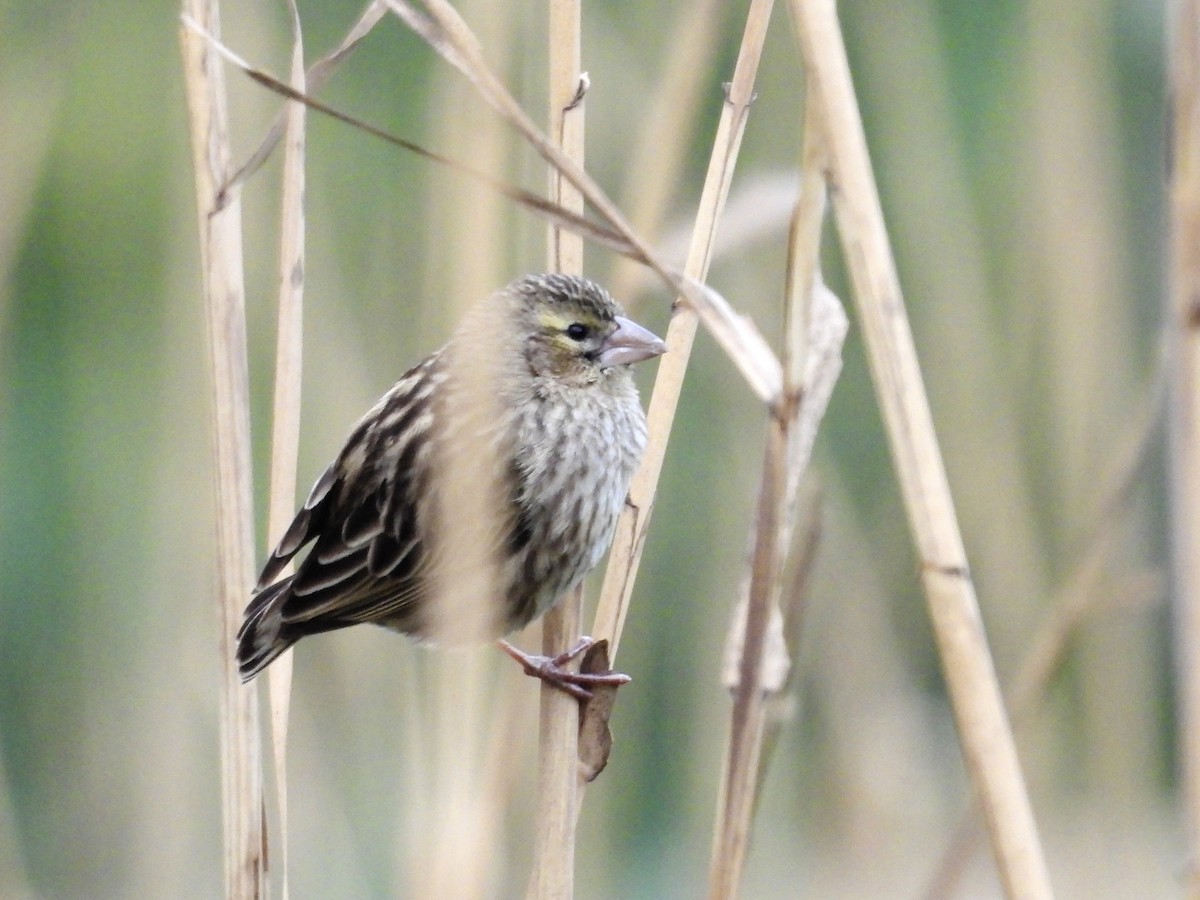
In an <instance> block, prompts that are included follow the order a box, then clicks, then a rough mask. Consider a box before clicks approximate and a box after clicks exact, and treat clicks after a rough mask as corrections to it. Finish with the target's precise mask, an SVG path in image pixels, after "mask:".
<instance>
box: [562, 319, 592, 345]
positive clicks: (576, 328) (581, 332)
mask: <svg viewBox="0 0 1200 900" xmlns="http://www.w3.org/2000/svg"><path fill="white" fill-rule="evenodd" d="M588 333H589V330H588V327H587V326H586V325H584V324H583V323H582V322H572V323H571V324H570V325H568V326H567V337H569V338H570V339H571V340H573V341H582V340H583V339H584V338H586V337H587V336H588Z"/></svg>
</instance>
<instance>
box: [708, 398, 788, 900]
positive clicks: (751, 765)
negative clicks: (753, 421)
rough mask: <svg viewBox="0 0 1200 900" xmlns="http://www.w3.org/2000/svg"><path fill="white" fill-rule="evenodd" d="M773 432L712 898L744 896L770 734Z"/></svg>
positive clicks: (777, 567)
mask: <svg viewBox="0 0 1200 900" xmlns="http://www.w3.org/2000/svg"><path fill="white" fill-rule="evenodd" d="M768 427H769V431H768V433H767V442H766V449H765V451H764V459H763V475H762V485H761V487H760V489H759V497H758V510H757V513H756V517H755V543H754V557H753V561H752V563H751V570H750V594H749V601H748V603H747V612H746V625H745V628H744V634H743V640H742V646H741V658H740V661H739V665H738V681H737V686H736V687H735V688H734V696H733V714H732V720H731V722H730V727H729V731H730V734H729V747H728V750H727V754H726V757H725V769H724V776H723V778H722V783H721V791H720V794H719V796H718V800H717V804H718V811H717V824H716V833H715V834H714V837H713V859H712V867H711V869H710V872H709V885H708V896H709V897H710V898H712V900H723V898H729V897H736V896H737V892H738V883H739V881H740V880H741V873H742V867H743V865H744V863H745V859H746V850H747V849H748V847H749V840H750V822H751V819H752V809H753V804H754V797H755V795H756V793H757V791H756V782H757V775H758V772H759V765H758V762H759V753H760V751H761V749H762V738H763V700H764V694H765V691H766V688H765V687H764V685H763V682H762V672H763V669H764V668H765V666H766V654H767V649H768V642H767V629H768V626H769V624H770V621H771V617H772V613H773V612H775V613H776V614H777V612H778V610H777V609H776V608H775V606H774V603H773V601H774V600H775V596H776V592H777V590H778V587H779V574H780V571H781V570H782V565H781V562H780V555H781V554H780V552H779V551H780V548H779V532H780V526H781V525H782V522H783V516H784V506H785V493H786V487H785V486H786V483H787V471H786V459H787V427H786V423H785V422H784V421H782V420H781V419H780V418H778V417H773V418H772V420H771V422H770V424H769V426H768Z"/></svg>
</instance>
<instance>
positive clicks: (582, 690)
mask: <svg viewBox="0 0 1200 900" xmlns="http://www.w3.org/2000/svg"><path fill="white" fill-rule="evenodd" d="M496 643H497V644H499V645H500V649H501V650H503V651H504V652H505V653H507V654H508V655H509V656H511V657H512V658H513V659H515V660H516V661H517V662H518V663H520V664H521V668H522V669H524V670H525V674H526V675H531V676H533V677H534V678H540V679H541V680H542V681H544V682H546V683H547V684H550V685H553V686H554V687H556V688H558V689H559V690H560V691H562V692H563V693H566V694H570V695H571V696H572V697H574V698H575V699H576V700H585V701H586V700H590V699H591V698H592V692H591V690H590V688H593V687H596V686H597V685H611V686H613V687H620V686H621V685H623V684H629V682H630V681H632V680H633V679H631V678H630V677H629V676H628V675H622V674H621V673H620V672H613V671H608V672H573V671H571V670H570V669H567V668H565V666H566V665H567V664H568V663H569V662H571V661H572V660H573V659H575V658H576V657H578V656H580V655H581V654H583V653H586V652H587V650H588V648H589V647H591V646H592V644H594V643H595V641H593V640H592V639H591V638H590V637H587V636H586V635H585V636H584V637H581V638H580V639H579V640H578V641H576V642H575V644H574V646H572V647H571V648H570V649H569V650H567V651H565V652H563V653H560V654H558V656H539V655H536V654H531V653H526V652H525V651H523V650H519V649H517V648H516V647H514V646H513V645H512V644H510V643H509V642H508V641H503V640H502V641H497V642H496Z"/></svg>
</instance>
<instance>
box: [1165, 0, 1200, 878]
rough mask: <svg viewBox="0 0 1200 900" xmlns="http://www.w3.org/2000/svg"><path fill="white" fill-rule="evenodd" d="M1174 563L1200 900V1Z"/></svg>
mask: <svg viewBox="0 0 1200 900" xmlns="http://www.w3.org/2000/svg"><path fill="white" fill-rule="evenodd" d="M1170 29H1171V35H1170V56H1171V58H1170V79H1171V91H1170V98H1171V114H1172V115H1171V119H1170V121H1171V136H1170V141H1171V153H1170V159H1171V170H1170V171H1169V172H1168V178H1169V191H1170V204H1171V206H1170V214H1171V268H1170V291H1171V312H1170V320H1169V328H1170V338H1171V342H1172V345H1173V346H1172V350H1173V353H1172V361H1173V366H1174V371H1173V373H1172V379H1171V380H1172V394H1173V396H1172V408H1171V415H1170V431H1171V481H1172V486H1171V491H1170V498H1171V503H1172V506H1173V519H1174V521H1173V543H1174V553H1173V559H1172V566H1173V577H1174V582H1175V584H1174V588H1175V603H1176V609H1177V612H1178V622H1179V627H1178V628H1177V629H1176V634H1177V635H1178V638H1177V641H1176V657H1177V667H1178V671H1179V692H1178V697H1179V721H1180V760H1181V769H1182V777H1183V798H1184V801H1183V806H1184V821H1185V825H1186V829H1187V835H1188V878H1187V891H1188V896H1189V897H1192V898H1200V554H1197V552H1196V548H1197V547H1198V546H1200V2H1198V0H1179V2H1178V3H1177V4H1176V5H1175V8H1174V14H1173V16H1172V17H1171V20H1170Z"/></svg>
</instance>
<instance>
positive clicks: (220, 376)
mask: <svg viewBox="0 0 1200 900" xmlns="http://www.w3.org/2000/svg"><path fill="white" fill-rule="evenodd" d="M183 12H184V15H185V16H187V17H189V18H190V19H192V20H194V21H195V22H196V23H198V24H199V25H200V26H201V27H202V28H203V29H205V30H206V31H207V32H208V33H209V34H212V35H215V36H219V35H220V17H219V13H218V4H217V2H216V0H186V2H185V3H184V5H183ZM180 41H181V43H182V49H183V66H184V82H185V89H186V92H187V99H188V112H189V121H190V126H191V138H192V163H193V168H194V171H195V181H196V207H197V213H198V218H199V226H200V228H199V231H200V257H201V267H202V272H203V286H204V297H205V311H206V314H207V320H208V346H209V363H210V367H211V371H212V387H213V436H214V446H215V449H216V508H217V567H218V573H217V574H218V621H219V624H220V639H219V641H218V652H219V653H220V672H221V687H220V690H221V694H220V715H221V779H222V807H223V813H224V815H223V818H224V841H225V853H224V861H225V895H226V897H229V898H236V900H242V898H253V897H261V896H263V893H264V891H265V877H266V865H265V857H264V839H263V831H262V761H261V758H260V753H261V748H260V746H259V731H258V699H257V693H256V692H255V691H254V690H252V689H250V688H247V687H244V686H243V685H242V684H240V682H239V679H238V675H237V669H236V666H235V663H234V659H233V645H234V635H235V633H236V631H237V628H238V623H239V621H240V618H241V612H242V607H243V606H244V604H245V602H246V591H247V589H248V587H249V586H250V584H251V583H252V582H253V579H254V571H253V570H254V536H253V535H254V530H253V510H252V508H251V491H250V481H251V469H250V415H249V407H250V404H249V387H248V375H247V370H246V318H245V292H244V288H243V279H242V231H241V205H240V203H239V202H238V199H237V198H236V196H234V197H230V198H228V201H227V202H226V203H225V205H224V206H222V207H221V208H217V202H216V198H217V192H218V189H219V187H220V185H222V184H224V183H225V182H226V180H227V178H228V176H229V174H230V152H229V134H228V124H227V122H228V118H227V112H226V96H225V80H224V77H223V74H222V71H221V60H220V57H219V56H218V55H217V54H216V53H214V52H213V49H212V47H211V45H210V44H209V41H208V39H207V38H206V37H204V36H202V35H200V34H198V33H196V31H194V30H192V29H191V28H188V27H184V28H183V29H182V30H181V32H180Z"/></svg>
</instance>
